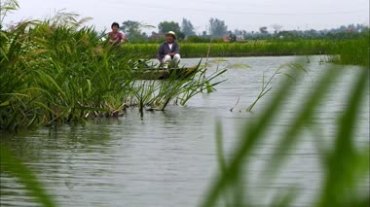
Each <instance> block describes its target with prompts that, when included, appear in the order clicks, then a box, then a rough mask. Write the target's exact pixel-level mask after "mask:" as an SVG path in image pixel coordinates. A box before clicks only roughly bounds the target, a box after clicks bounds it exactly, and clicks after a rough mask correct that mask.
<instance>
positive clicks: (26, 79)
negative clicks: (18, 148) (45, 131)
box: [0, 13, 209, 131]
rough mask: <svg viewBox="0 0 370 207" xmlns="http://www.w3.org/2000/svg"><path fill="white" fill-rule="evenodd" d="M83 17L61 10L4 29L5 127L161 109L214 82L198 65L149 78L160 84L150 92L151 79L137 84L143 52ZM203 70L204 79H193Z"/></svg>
mask: <svg viewBox="0 0 370 207" xmlns="http://www.w3.org/2000/svg"><path fill="white" fill-rule="evenodd" d="M82 22H84V19H82V20H81V19H79V18H78V15H76V14H70V13H61V14H57V16H56V18H52V19H50V20H45V21H36V20H34V21H26V22H21V23H19V24H18V25H16V26H14V27H12V28H10V29H8V30H3V29H1V30H0V38H1V43H2V44H1V50H0V68H1V74H0V130H5V131H16V130H18V129H28V128H33V127H37V126H45V125H46V126H51V125H59V124H63V123H71V124H76V123H83V122H84V121H85V120H86V119H88V118H95V117H117V116H120V115H122V114H123V112H124V110H125V109H126V108H127V107H129V106H137V105H139V106H144V105H145V106H148V105H150V106H152V105H153V104H154V103H156V104H157V105H161V108H160V109H161V110H164V109H165V107H166V106H167V105H168V103H169V102H170V100H172V99H175V98H176V97H177V96H180V95H181V94H184V93H191V94H193V93H194V92H191V91H192V90H194V91H202V88H204V87H205V85H206V84H209V81H208V77H206V76H204V71H205V69H201V65H200V64H199V65H198V66H196V67H197V68H196V70H195V71H196V72H194V73H192V74H191V76H188V77H187V78H184V79H182V80H181V81H180V80H179V81H178V80H177V79H176V78H170V80H168V82H166V81H160V82H158V81H152V82H153V83H151V84H156V89H155V90H154V91H150V90H149V91H147V90H146V88H147V84H138V83H137V82H138V81H137V80H136V79H137V78H136V77H135V76H136V75H135V74H136V72H137V70H133V67H134V66H133V64H132V63H136V62H139V57H140V58H143V57H144V56H145V54H143V53H144V51H137V52H135V53H129V52H128V51H127V50H125V48H120V47H117V46H112V45H110V44H109V43H108V42H106V41H102V40H101V39H100V37H101V34H99V33H97V32H96V31H95V30H94V29H93V28H89V27H81V26H80V25H81V23H82ZM198 76H202V77H204V79H203V80H202V81H200V82H194V81H193V78H195V77H198ZM169 83H170V84H169ZM191 83H193V84H191ZM189 84H190V85H191V86H192V87H183V86H186V85H189ZM195 85H196V86H197V87H194V86H195ZM174 86H176V87H174ZM169 89H171V90H169ZM138 91H143V95H146V96H148V99H147V101H145V100H144V101H143V99H142V97H141V96H139V95H138ZM165 91H167V92H165ZM144 92H145V94H144ZM149 92H151V93H150V94H148V93H149ZM139 94H140V93H139ZM154 100H155V101H154ZM162 102H163V103H162ZM141 108H142V107H141Z"/></svg>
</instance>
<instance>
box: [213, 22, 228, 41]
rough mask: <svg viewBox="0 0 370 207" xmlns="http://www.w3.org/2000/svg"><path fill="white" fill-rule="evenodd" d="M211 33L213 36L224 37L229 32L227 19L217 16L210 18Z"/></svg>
mask: <svg viewBox="0 0 370 207" xmlns="http://www.w3.org/2000/svg"><path fill="white" fill-rule="evenodd" d="M209 33H210V35H211V36H213V37H222V36H224V35H225V34H227V26H226V24H225V21H222V20H219V19H217V18H211V19H210V20H209Z"/></svg>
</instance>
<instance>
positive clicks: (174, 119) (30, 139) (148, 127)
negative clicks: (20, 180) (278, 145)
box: [0, 56, 369, 207]
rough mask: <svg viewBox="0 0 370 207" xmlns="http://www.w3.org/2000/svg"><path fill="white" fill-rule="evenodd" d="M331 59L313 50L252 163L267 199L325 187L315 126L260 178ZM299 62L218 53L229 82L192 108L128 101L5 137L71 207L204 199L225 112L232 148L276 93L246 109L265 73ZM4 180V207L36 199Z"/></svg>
mask: <svg viewBox="0 0 370 207" xmlns="http://www.w3.org/2000/svg"><path fill="white" fill-rule="evenodd" d="M322 59H323V57H319V56H311V57H305V58H304V61H306V62H308V63H307V68H308V72H307V74H306V75H305V78H304V80H302V81H303V84H300V86H299V88H297V92H296V93H295V95H294V97H292V100H291V101H290V103H287V104H291V106H292V108H289V107H288V108H287V109H285V110H284V111H283V112H282V113H283V116H282V117H283V118H282V119H281V120H280V121H278V122H276V123H274V126H275V127H274V129H272V133H270V135H268V136H269V139H266V140H267V141H266V142H264V143H261V145H260V150H258V151H257V152H256V153H255V155H254V156H255V158H256V161H255V162H253V163H251V164H250V165H251V167H250V168H249V170H250V171H249V173H250V178H251V179H252V186H254V189H257V190H256V192H254V194H256V195H255V196H254V198H255V200H256V201H255V202H257V203H258V202H260V204H263V203H264V202H265V201H267V200H268V198H267V197H262V198H261V197H258V192H259V191H271V193H272V194H273V193H274V192H276V191H279V190H281V189H285V188H289V187H291V186H295V187H297V188H298V189H299V190H300V191H299V195H300V196H298V198H297V203H296V205H297V206H310V205H311V203H310V201H312V199H313V197H315V196H316V195H317V192H318V190H319V185H320V181H321V175H322V174H321V169H320V163H319V162H318V154H317V150H316V149H315V142H317V139H313V138H312V137H311V136H310V135H309V133H308V135H305V136H304V137H303V139H301V142H300V143H299V144H298V145H297V146H296V147H295V148H296V149H294V150H293V151H292V152H291V154H290V155H289V162H288V163H287V164H286V166H284V169H283V170H282V172H281V173H280V174H279V176H278V179H277V180H276V181H275V182H274V183H272V184H271V185H269V186H259V185H258V183H253V178H254V177H255V176H256V175H258V174H259V173H260V171H259V168H258V166H259V165H260V164H261V163H263V160H264V157H266V156H264V155H268V154H269V153H271V150H272V149H273V141H271V140H274V136H273V135H274V134H275V133H277V134H278V133H280V132H279V128H281V126H284V125H286V123H287V122H288V121H287V120H288V118H289V116H291V115H292V114H294V106H295V105H299V100H301V99H302V98H304V96H305V94H306V92H307V91H309V90H310V88H311V87H312V85H314V84H313V82H314V81H315V77H316V76H317V75H319V74H320V73H321V72H322V71H324V70H325V69H326V68H327V67H329V66H330V65H328V64H322V63H320V62H321V60H322ZM295 60H296V57H258V58H257V57H250V58H226V59H210V60H209V61H210V63H211V66H210V70H211V71H212V70H216V69H217V67H219V68H223V67H228V68H230V70H228V72H227V73H226V74H225V75H223V77H222V79H226V82H224V83H223V84H221V85H219V86H218V87H217V91H216V92H214V93H212V94H210V95H198V96H196V97H194V98H193V99H192V100H191V101H190V102H189V103H188V105H187V106H186V107H179V106H170V107H169V108H167V110H166V111H165V112H146V113H145V115H144V119H143V120H142V119H141V118H140V116H139V114H138V111H137V109H129V110H128V111H127V113H126V115H125V116H123V117H121V118H119V119H114V120H99V121H93V122H89V123H87V124H86V126H77V127H70V126H64V127H60V128H58V129H40V130H37V131H35V132H31V133H27V134H19V135H17V136H15V137H12V138H6V139H2V143H1V144H5V145H9V146H11V147H12V149H13V150H14V152H15V154H16V155H17V156H18V157H19V158H20V159H21V160H23V161H24V162H25V163H26V164H27V165H28V166H30V168H31V169H32V170H33V171H35V172H36V174H37V176H38V178H39V179H40V180H41V181H42V182H43V183H44V184H45V187H46V188H47V189H48V192H49V194H51V195H52V196H53V197H54V198H55V200H56V201H57V203H58V204H59V205H60V206H63V207H67V206H79V207H87V206H99V207H115V206H135V207H144V206H151V207H156V206H158V207H167V206H168V207H172V206H179V207H188V206H197V204H199V202H200V201H201V200H202V198H203V197H204V193H205V192H206V189H207V187H208V186H209V185H210V183H211V179H212V178H213V177H214V175H216V172H217V167H218V166H217V161H216V153H215V151H216V150H215V128H216V127H215V125H216V122H217V120H219V121H220V122H221V123H222V129H223V137H224V142H225V146H224V147H225V150H226V154H228V155H229V154H230V153H232V149H233V146H234V145H235V144H236V143H237V141H238V139H239V137H238V134H239V132H240V130H241V129H242V128H243V127H244V125H245V122H246V121H247V120H253V117H255V116H256V115H257V114H258V112H259V111H260V110H261V109H262V108H263V106H264V105H265V104H266V103H268V101H269V95H270V94H268V95H267V96H266V97H264V98H263V99H262V100H261V102H259V103H258V104H257V105H256V107H255V108H254V111H255V113H247V112H245V109H246V108H247V107H248V106H249V105H250V104H251V103H252V102H253V101H254V99H255V98H256V96H257V95H258V93H259V90H260V88H261V82H262V77H263V75H265V77H270V76H271V74H273V72H274V71H275V70H276V69H277V68H278V67H279V66H281V65H283V64H286V63H289V62H293V61H295ZM197 61H199V60H198V59H186V60H183V63H185V64H188V65H192V64H194V63H197ZM342 69H343V68H342ZM358 72H359V68H358V67H355V66H346V68H345V70H344V73H345V74H344V75H343V76H341V78H340V80H338V84H337V85H336V87H335V88H334V89H333V90H332V92H331V93H330V95H329V96H328V97H327V99H326V102H325V104H323V105H322V107H321V109H320V113H319V114H318V116H317V120H316V122H317V123H318V125H319V126H320V127H321V128H322V130H323V135H324V137H323V142H328V140H330V136H331V135H332V133H333V131H335V126H334V124H335V121H336V120H335V118H334V117H335V115H336V114H338V113H340V112H341V111H342V110H343V109H344V107H345V104H344V98H345V96H343V94H345V93H344V92H346V90H348V88H349V86H350V84H351V81H350V80H352V79H351V77H352V76H353V75H354V74H356V73H358ZM276 82H278V81H274V82H273V83H274V84H275V83H276ZM271 93H273V91H272V92H271ZM367 94H368V93H367ZM368 100H369V99H368V98H367V99H366V101H365V103H364V104H363V107H362V113H361V115H360V119H361V120H360V127H359V129H357V137H358V140H357V142H358V144H359V146H363V145H369V140H368V136H369V128H368V123H369V102H368ZM231 108H234V110H233V112H231V111H230V109H231ZM284 117H286V120H285V118H284ZM270 137H271V138H270ZM0 178H1V198H0V204H1V206H37V204H35V203H33V202H32V199H31V198H29V197H28V196H27V195H26V193H25V191H24V189H23V187H22V186H21V185H19V184H17V182H16V181H15V180H14V179H13V178H11V177H10V176H9V175H8V174H6V173H4V172H1V174H0ZM268 195H269V194H268Z"/></svg>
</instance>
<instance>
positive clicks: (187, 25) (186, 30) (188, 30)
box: [181, 18, 195, 37]
mask: <svg viewBox="0 0 370 207" xmlns="http://www.w3.org/2000/svg"><path fill="white" fill-rule="evenodd" d="M181 32H182V33H183V34H184V35H185V37H188V36H195V32H194V26H193V24H192V23H191V22H190V20H187V19H185V18H183V19H182V24H181Z"/></svg>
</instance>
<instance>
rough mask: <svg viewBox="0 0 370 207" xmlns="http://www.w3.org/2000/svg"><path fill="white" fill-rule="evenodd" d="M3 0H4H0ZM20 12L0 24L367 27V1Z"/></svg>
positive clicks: (141, 0)
mask: <svg viewBox="0 0 370 207" xmlns="http://www.w3.org/2000/svg"><path fill="white" fill-rule="evenodd" d="M1 1H4V0H1ZM18 3H19V5H20V9H19V10H17V11H15V12H13V13H11V14H10V15H8V16H7V17H6V19H5V24H12V23H15V22H18V21H20V20H24V19H45V18H49V17H51V16H53V14H55V13H56V12H57V11H60V10H65V11H67V12H75V13H78V14H80V15H81V17H91V18H92V20H90V21H89V22H88V24H89V25H94V26H95V28H96V29H98V30H104V29H105V28H106V29H108V28H109V27H110V25H111V23H112V22H114V21H116V22H119V23H122V22H123V21H126V20H135V21H139V22H141V23H143V24H148V25H153V26H157V25H158V23H159V22H161V21H176V22H179V23H181V20H182V18H186V19H188V20H190V21H191V22H192V23H193V25H194V26H195V29H196V32H197V33H201V32H202V31H205V30H207V29H208V23H209V19H210V18H212V17H216V18H219V19H221V20H224V21H225V23H226V24H227V25H228V29H229V30H234V29H241V30H247V31H258V29H259V28H260V27H262V26H267V27H269V28H271V27H272V25H281V26H283V28H282V29H283V30H284V29H285V30H291V29H300V30H305V29H330V28H335V27H339V26H340V25H348V24H352V23H355V24H357V23H359V24H365V25H369V0H306V1H303V0H295V1H292V0H182V1H179V0H161V1H148V0H130V1H129V0H47V1H45V0H18Z"/></svg>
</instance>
